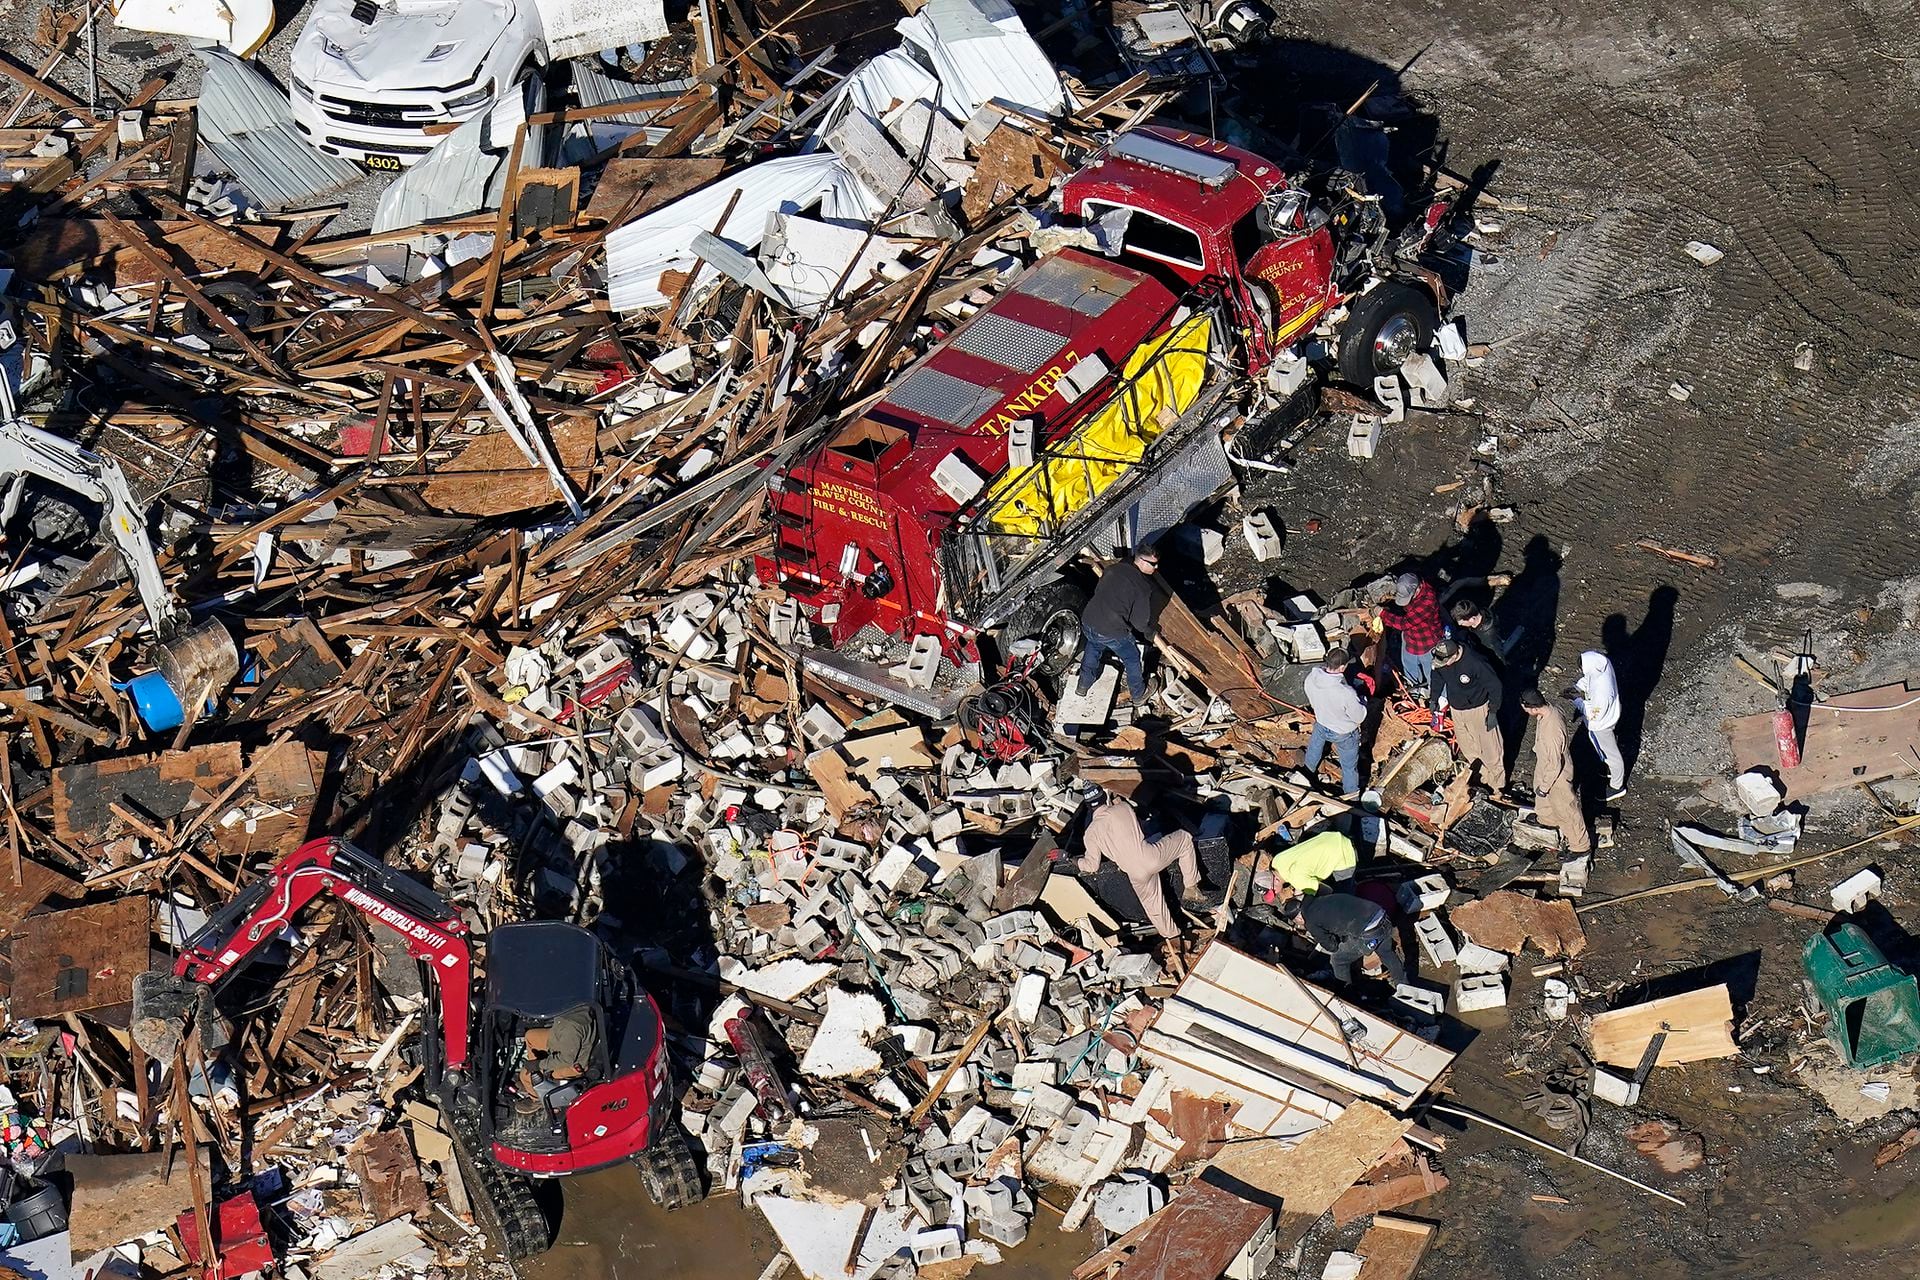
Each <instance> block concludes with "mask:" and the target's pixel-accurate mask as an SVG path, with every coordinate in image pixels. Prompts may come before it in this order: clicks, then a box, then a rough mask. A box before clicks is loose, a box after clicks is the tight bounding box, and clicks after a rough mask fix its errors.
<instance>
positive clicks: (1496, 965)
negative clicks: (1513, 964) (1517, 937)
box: [1454, 941, 1512, 974]
mask: <svg viewBox="0 0 1920 1280" xmlns="http://www.w3.org/2000/svg"><path fill="white" fill-rule="evenodd" d="M1511 959H1512V957H1511V956H1509V955H1508V954H1507V953H1506V952H1504V951H1495V950H1494V949H1493V948H1492V947H1483V946H1481V945H1480V944H1479V943H1477V942H1472V941H1462V942H1461V943H1460V947H1459V953H1458V955H1456V957H1455V958H1454V963H1455V964H1457V965H1459V966H1460V972H1462V973H1475V974H1478V973H1505V972H1506V970H1507V962H1508V961H1509V960H1511Z"/></svg>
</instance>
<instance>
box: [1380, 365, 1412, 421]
mask: <svg viewBox="0 0 1920 1280" xmlns="http://www.w3.org/2000/svg"><path fill="white" fill-rule="evenodd" d="M1373 398H1374V399H1375V400H1376V401H1378V402H1379V404H1380V407H1381V408H1382V409H1385V410H1386V414H1385V415H1384V416H1383V417H1382V419H1381V420H1382V421H1383V422H1386V423H1389V424H1392V423H1395V422H1405V421H1406V419H1407V397H1406V393H1405V392H1403V391H1402V390H1401V389H1400V379H1399V377H1398V376H1397V375H1395V374H1391V373H1383V374H1381V375H1380V376H1379V377H1377V378H1375V379H1374V380H1373Z"/></svg>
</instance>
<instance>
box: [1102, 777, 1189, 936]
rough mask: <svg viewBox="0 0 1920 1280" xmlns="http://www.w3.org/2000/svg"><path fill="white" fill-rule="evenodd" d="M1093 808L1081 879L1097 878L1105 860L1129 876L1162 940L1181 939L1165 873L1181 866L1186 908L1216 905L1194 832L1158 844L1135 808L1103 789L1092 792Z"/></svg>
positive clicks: (1182, 899)
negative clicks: (1203, 883) (1205, 884)
mask: <svg viewBox="0 0 1920 1280" xmlns="http://www.w3.org/2000/svg"><path fill="white" fill-rule="evenodd" d="M1086 800H1087V803H1088V804H1089V805H1091V806H1093V816H1092V818H1090V819H1089V820H1088V822H1087V834H1086V839H1085V842H1084V845H1083V851H1082V853H1081V854H1080V864H1079V865H1080V874H1082V875H1092V874H1093V873H1094V872H1096V871H1098V870H1099V869H1100V860H1101V859H1102V858H1105V859H1106V860H1107V861H1109V862H1111V863H1113V865H1114V866H1116V867H1118V868H1120V870H1121V871H1122V872H1124V873H1125V874H1126V877H1127V883H1128V884H1131V885H1132V886H1133V892H1134V896H1135V897H1137V898H1139V899H1140V909H1141V910H1142V911H1144V912H1146V914H1147V920H1148V922H1149V923H1151V924H1152V925H1153V928H1154V932H1156V933H1158V934H1159V935H1160V936H1161V937H1162V938H1167V939H1173V938H1178V937H1179V936H1180V926H1179V925H1178V924H1177V923H1175V921H1174V918H1173V912H1172V910H1171V909H1170V908H1169V907H1168V906H1167V891H1166V888H1165V886H1163V885H1162V884H1161V883H1160V873H1161V872H1163V871H1165V870H1166V869H1167V868H1168V867H1170V866H1173V865H1174V864H1175V863H1178V864H1179V866H1180V883H1181V885H1182V889H1181V893H1180V904H1181V905H1182V906H1184V907H1187V908H1188V909H1189V910H1194V911H1204V910H1206V909H1207V908H1208V907H1209V906H1210V905H1212V904H1211V903H1209V902H1208V901H1207V897H1206V895H1205V894H1204V893H1203V892H1202V891H1201V888H1200V859H1199V856H1198V854H1197V853H1196V852H1195V849H1194V844H1193V836H1192V834H1191V833H1190V832H1186V831H1175V832H1172V833H1171V834H1168V835H1164V836H1161V837H1160V838H1159V839H1158V840H1149V839H1147V833H1146V832H1145V831H1142V830H1141V829H1140V815H1139V814H1137V813H1135V812H1134V810H1133V805H1132V804H1130V803H1129V802H1127V801H1126V800H1124V799H1122V798H1120V797H1119V796H1110V795H1108V794H1107V793H1106V792H1105V791H1104V790H1102V789H1101V788H1099V787H1088V788H1087V793H1086Z"/></svg>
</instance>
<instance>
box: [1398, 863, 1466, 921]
mask: <svg viewBox="0 0 1920 1280" xmlns="http://www.w3.org/2000/svg"><path fill="white" fill-rule="evenodd" d="M1452 893H1453V890H1452V889H1450V888H1449V887H1448V886H1447V878H1446V877H1445V876H1443V875H1440V874H1438V873H1436V874H1433V875H1425V876H1420V877H1417V878H1416V879H1413V880H1408V881H1406V882H1405V883H1404V884H1402V885H1401V886H1400V891H1399V894H1398V895H1397V896H1398V897H1399V899H1400V907H1401V909H1402V910H1404V911H1405V912H1407V914H1409V915H1418V914H1419V913H1420V912H1422V911H1437V910H1439V909H1440V908H1441V907H1444V906H1446V905H1447V898H1448V897H1450V896H1451V895H1452Z"/></svg>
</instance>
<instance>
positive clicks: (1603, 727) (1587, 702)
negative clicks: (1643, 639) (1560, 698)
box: [1573, 649, 1627, 800]
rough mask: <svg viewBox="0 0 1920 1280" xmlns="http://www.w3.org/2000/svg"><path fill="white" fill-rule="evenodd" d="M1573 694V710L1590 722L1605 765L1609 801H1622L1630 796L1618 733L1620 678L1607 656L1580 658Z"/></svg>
mask: <svg viewBox="0 0 1920 1280" xmlns="http://www.w3.org/2000/svg"><path fill="white" fill-rule="evenodd" d="M1574 691H1575V692H1576V694H1577V696H1576V697H1575V698H1574V700H1573V709H1574V710H1575V711H1577V712H1578V713H1579V714H1580V716H1581V718H1582V719H1584V720H1585V721H1586V722H1587V736H1588V737H1589V738H1591V739H1593V749H1594V750H1595V751H1597V752H1599V753H1600V758H1601V759H1602V760H1603V761H1605V762H1606V766H1607V799H1608V800H1619V799H1621V798H1622V797H1624V796H1625V795H1626V794H1627V761H1626V757H1625V756H1623V755H1621V754H1620V739H1619V737H1618V735H1617V734H1616V733H1615V730H1616V729H1617V728H1618V726H1619V724H1620V679H1619V677H1618V676H1616V675H1615V674H1614V671H1613V663H1612V662H1611V661H1609V660H1608V658H1607V655H1606V654H1604V653H1601V652H1600V651H1599V650H1598V649H1588V650H1587V651H1586V652H1585V653H1582V654H1581V655H1580V680H1579V682H1578V683H1576V684H1575V685H1574Z"/></svg>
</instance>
